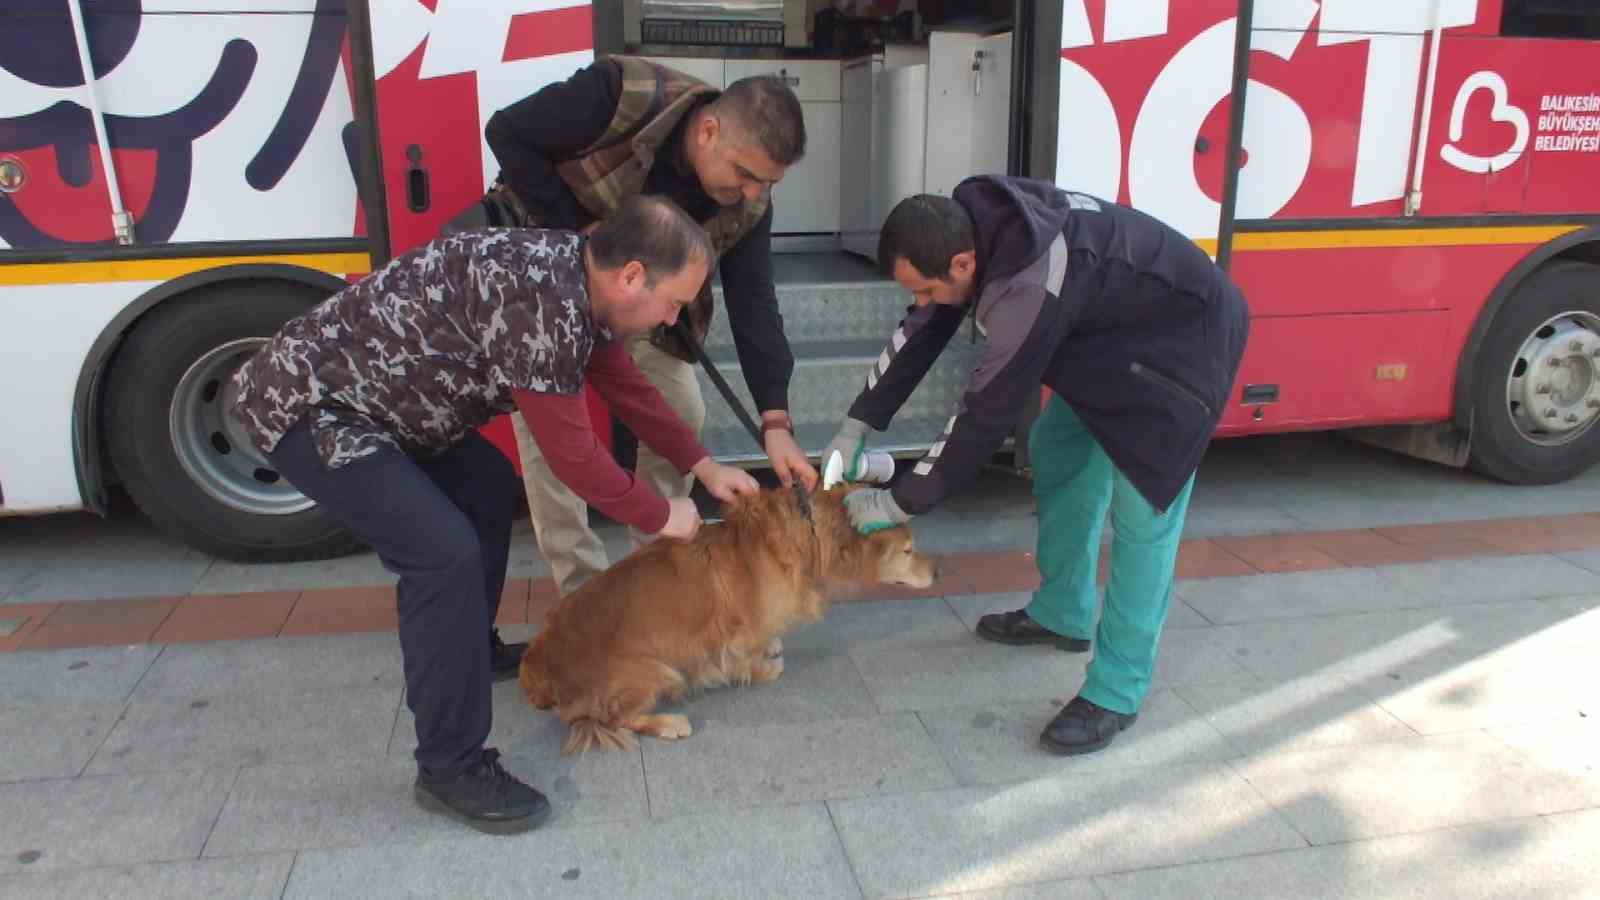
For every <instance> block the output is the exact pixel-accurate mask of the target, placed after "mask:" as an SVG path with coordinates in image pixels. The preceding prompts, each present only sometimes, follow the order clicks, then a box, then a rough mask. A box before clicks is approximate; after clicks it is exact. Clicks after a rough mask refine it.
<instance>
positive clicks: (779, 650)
mask: <svg viewBox="0 0 1600 900" xmlns="http://www.w3.org/2000/svg"><path fill="white" fill-rule="evenodd" d="M761 655H762V656H765V657H766V658H767V659H777V658H778V657H780V656H782V655H783V638H780V637H775V638H773V639H772V640H770V641H767V649H765V650H763V651H761Z"/></svg>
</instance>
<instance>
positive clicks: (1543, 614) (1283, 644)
mask: <svg viewBox="0 0 1600 900" xmlns="http://www.w3.org/2000/svg"><path fill="white" fill-rule="evenodd" d="M1557 618H1559V616H1558V615H1557V614H1556V613H1555V612H1554V611H1553V610H1550V609H1549V608H1547V607H1541V606H1539V605H1538V604H1534V603H1529V602H1526V601H1524V602H1520V603H1516V604H1509V605H1506V606H1501V607H1494V606H1490V605H1485V606H1468V607H1458V608H1455V609H1449V610H1441V609H1402V610H1394V611H1392V612H1375V613H1361V614H1357V615H1349V616H1330V617H1327V618H1321V619H1303V620H1281V621H1274V622H1256V623H1251V624H1248V625H1226V626H1218V627H1217V628H1215V629H1212V630H1211V631H1210V632H1200V633H1206V634H1212V633H1214V635H1215V637H1216V639H1217V640H1218V641H1219V642H1220V643H1221V644H1222V645H1223V646H1224V647H1225V648H1226V649H1227V652H1229V653H1230V654H1231V655H1232V656H1233V658H1234V659H1236V660H1237V661H1238V662H1239V663H1241V664H1242V665H1243V666H1244V667H1245V668H1246V669H1248V670H1249V671H1251V672H1253V673H1254V674H1256V675H1259V676H1261V677H1263V678H1266V679H1268V680H1270V681H1274V682H1281V681H1286V680H1289V679H1291V678H1299V677H1302V676H1306V675H1343V676H1346V677H1352V678H1363V679H1365V678H1374V677H1375V678H1378V679H1383V678H1393V679H1395V680H1400V679H1401V678H1402V677H1403V676H1404V675H1406V674H1407V673H1421V674H1432V673H1436V672H1442V671H1445V670H1447V669H1449V668H1451V667H1452V666H1455V665H1458V664H1459V663H1460V662H1462V661H1463V660H1465V659H1468V658H1470V657H1471V656H1472V655H1474V654H1476V653H1479V652H1483V651H1484V650H1487V649H1492V648H1493V647H1495V646H1498V645H1503V644H1508V643H1512V642H1514V641H1517V640H1520V639H1522V638H1524V637H1526V636H1527V635H1529V634H1532V633H1534V632H1537V631H1538V630H1540V629H1541V628H1543V627H1546V625H1547V624H1548V623H1549V622H1551V621H1554V620H1556V619H1557Z"/></svg>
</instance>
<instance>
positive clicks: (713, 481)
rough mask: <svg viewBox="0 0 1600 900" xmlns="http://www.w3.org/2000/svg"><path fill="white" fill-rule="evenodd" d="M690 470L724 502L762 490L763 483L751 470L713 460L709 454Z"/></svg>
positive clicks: (714, 495) (707, 488)
mask: <svg viewBox="0 0 1600 900" xmlns="http://www.w3.org/2000/svg"><path fill="white" fill-rule="evenodd" d="M689 472H690V474H692V475H694V477H696V478H698V479H700V483H701V484H703V485H705V486H706V490H707V491H709V492H710V493H711V496H713V497H715V498H717V499H718V500H721V501H723V502H724V503H726V502H728V501H729V500H732V499H733V498H735V497H739V496H743V495H747V494H754V493H756V492H757V491H759V490H761V485H760V484H759V483H757V481H756V480H755V478H754V477H753V476H752V475H751V474H750V473H749V472H746V471H745V470H743V469H738V468H734V467H733V466H725V465H722V464H721V463H718V462H713V461H712V459H711V457H709V456H708V457H706V458H705V459H702V460H700V461H699V462H697V463H695V464H694V468H692V469H690V470H689Z"/></svg>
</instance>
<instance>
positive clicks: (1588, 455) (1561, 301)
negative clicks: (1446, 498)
mask: <svg viewBox="0 0 1600 900" xmlns="http://www.w3.org/2000/svg"><path fill="white" fill-rule="evenodd" d="M1474 370H1475V377H1474V380H1473V381H1474V383H1473V388H1472V391H1473V393H1472V411H1473V418H1472V449H1471V456H1470V458H1469V461H1468V464H1469V465H1470V466H1471V467H1472V468H1473V469H1474V470H1476V471H1478V472H1480V473H1482V474H1485V475H1488V476H1490V477H1492V478H1496V479H1499V480H1501V481H1505V482H1508V483H1510V484H1557V483H1560V482H1563V481H1567V480H1569V479H1571V478H1573V477H1575V476H1576V475H1578V474H1580V473H1582V472H1583V471H1585V470H1586V469H1588V468H1589V467H1591V466H1593V465H1594V464H1595V463H1596V462H1600V266H1594V265H1591V264H1589V263H1583V262H1576V261H1568V260H1563V261H1558V262H1553V263H1551V264H1549V265H1547V266H1544V267H1543V268H1541V269H1539V270H1537V271H1536V272H1534V273H1533V274H1531V275H1529V276H1528V278H1527V279H1526V280H1525V281H1523V282H1522V284H1520V285H1518V287H1517V289H1516V291H1515V292H1514V293H1513V294H1512V295H1511V296H1510V297H1509V298H1508V299H1507V301H1506V303H1505V305H1504V306H1503V307H1501V309H1500V311H1499V312H1498V313H1497V314H1496V315H1495V318H1494V321H1493V322H1492V324H1491V325H1490V326H1489V331H1488V333H1487V335H1486V336H1485V337H1484V341H1483V344H1482V347H1481V349H1480V350H1479V352H1478V358H1477V360H1476V361H1475V363H1474Z"/></svg>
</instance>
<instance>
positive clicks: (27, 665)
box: [0, 644, 161, 706]
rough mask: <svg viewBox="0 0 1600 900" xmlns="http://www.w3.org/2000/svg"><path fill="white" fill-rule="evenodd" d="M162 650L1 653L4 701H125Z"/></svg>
mask: <svg viewBox="0 0 1600 900" xmlns="http://www.w3.org/2000/svg"><path fill="white" fill-rule="evenodd" d="M160 653H161V648H160V647H156V646H151V645H147V644H141V645H136V646H127V647H82V648H76V649H70V650H38V651H34V650H29V651H22V652H16V653H0V705H4V706H32V705H39V704H56V703H121V702H123V701H124V700H127V699H128V695H129V694H130V693H132V692H133V688H134V685H136V684H138V683H139V679H140V678H142V677H143V676H144V674H145V672H146V671H147V670H148V669H149V668H150V663H151V661H153V660H154V659H155V658H156V656H157V655H159V654H160Z"/></svg>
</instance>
